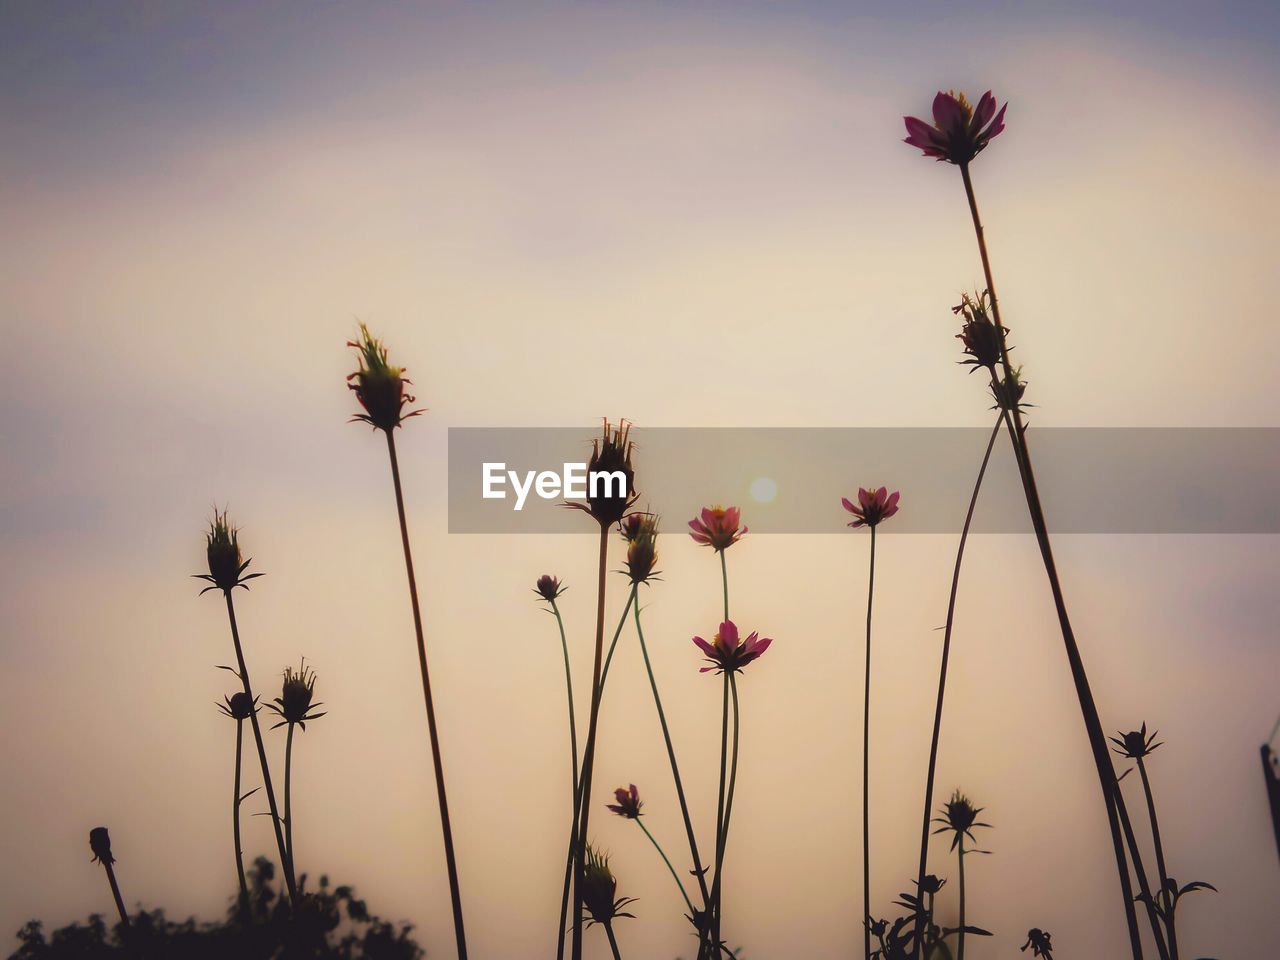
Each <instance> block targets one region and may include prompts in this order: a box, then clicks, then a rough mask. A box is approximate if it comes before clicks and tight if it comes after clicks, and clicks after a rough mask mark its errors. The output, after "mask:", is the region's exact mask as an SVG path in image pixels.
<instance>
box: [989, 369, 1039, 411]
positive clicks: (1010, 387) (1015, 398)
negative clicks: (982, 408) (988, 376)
mask: <svg viewBox="0 0 1280 960" xmlns="http://www.w3.org/2000/svg"><path fill="white" fill-rule="evenodd" d="M1011 372H1012V374H1013V378H1012V379H1010V378H1009V377H1008V376H1004V377H1001V378H1000V383H999V385H998V386H997V385H996V384H994V383H993V384H992V385H991V396H992V397H993V398H994V399H995V401H996V403H995V406H993V407H992V408H991V409H992V410H997V409H999V410H1008V411H1010V412H1012V411H1013V410H1015V409H1016V410H1022V409H1024V408H1026V407H1033V406H1035V404H1033V403H1023V402H1022V396H1023V394H1025V393H1026V392H1027V381H1025V380H1023V379H1022V368H1021V367H1014V368H1013V370H1012V371H1011Z"/></svg>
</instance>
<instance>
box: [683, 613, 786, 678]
mask: <svg viewBox="0 0 1280 960" xmlns="http://www.w3.org/2000/svg"><path fill="white" fill-rule="evenodd" d="M693 642H694V643H695V644H697V645H698V649H700V650H701V651H702V652H703V653H705V654H706V655H707V662H708V663H710V664H711V666H709V667H703V668H702V669H701V670H700V671H699V673H706V672H707V671H709V670H714V671H716V672H717V673H738V672H739V671H741V670H742V668H743V667H745V666H746V665H747V664H748V663H750V662H751V661H752V660H755V659H756V658H758V657H759V656H760V655H761V654H762V653H764V652H765V651H766V650H768V649H769V644H771V643H773V640H772V639H771V638H769V637H763V638H762V637H760V635H759V634H758V633H756V632H754V631H753V632H752V633H751V635H750V636H749V637H747V638H746V639H745V640H741V641H740V640H739V639H738V627H737V625H736V624H735V623H734V622H733V621H732V620H726V621H724V622H723V623H722V624H720V630H719V631H718V632H717V633H716V635H715V636H714V637H713V638H712V639H711V642H710V643H708V642H707V641H706V640H703V639H702V638H701V637H694V638H693Z"/></svg>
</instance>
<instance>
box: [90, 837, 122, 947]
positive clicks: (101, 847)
mask: <svg viewBox="0 0 1280 960" xmlns="http://www.w3.org/2000/svg"><path fill="white" fill-rule="evenodd" d="M89 849H90V850H92V851H93V858H92V859H91V860H90V861H89V862H90V863H100V864H102V869H103V870H105V871H106V873H107V883H109V884H110V885H111V896H112V897H113V898H114V899H115V901H116V910H118V911H119V913H120V926H122V927H124V928H125V929H126V930H128V929H129V912H128V911H127V910H125V908H124V898H123V897H121V896H120V884H119V883H117V882H116V868H115V863H116V858H115V857H113V856H112V855H111V834H110V833H108V832H107V828H106V827H94V828H93V829H92V830H90V831H89Z"/></svg>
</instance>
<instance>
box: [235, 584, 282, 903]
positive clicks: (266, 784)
mask: <svg viewBox="0 0 1280 960" xmlns="http://www.w3.org/2000/svg"><path fill="white" fill-rule="evenodd" d="M222 593H223V596H224V597H226V600H227V620H228V621H229V622H230V624H231V641H232V643H233V644H235V648H236V667H237V668H238V669H239V672H240V682H241V684H242V685H243V686H244V695H245V696H246V697H248V698H249V702H250V703H253V702H254V700H253V687H252V685H251V684H250V682H249V668H248V667H247V666H246V665H245V662H244V649H243V648H242V647H241V645H240V629H239V627H237V626H236V605H235V601H234V600H233V599H232V598H231V591H230V590H224V591H222ZM249 726H250V727H251V728H252V729H253V741H254V743H255V744H256V745H257V747H258V763H259V764H261V766H262V787H263V790H264V791H265V792H266V794H267V807H268V809H269V811H270V813H271V826H272V828H273V829H274V830H275V832H276V848H277V849H278V850H279V851H280V867H281V869H282V870H283V871H284V882H285V886H286V887H287V888H288V890H289V902H290V903H291V904H292V905H294V906H295V907H296V906H297V904H298V884H297V881H296V880H295V879H294V875H293V861H292V860H291V859H290V858H289V848H288V847H287V846H286V845H285V842H284V833H283V832H282V831H281V829H280V810H279V808H278V807H277V806H276V791H275V788H274V787H273V786H272V785H271V765H270V764H269V763H268V762H267V748H266V745H265V744H264V743H263V741H262V727H261V725H260V724H259V723H258V712H257V711H256V710H255V711H252V712H251V713H250V714H249Z"/></svg>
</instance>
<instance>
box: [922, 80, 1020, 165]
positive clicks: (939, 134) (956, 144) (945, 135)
mask: <svg viewBox="0 0 1280 960" xmlns="http://www.w3.org/2000/svg"><path fill="white" fill-rule="evenodd" d="M1008 106H1009V105H1008V104H1007V103H1006V104H1005V105H1004V106H1002V107H1001V108H1000V110H999V112H997V111H996V98H995V97H993V96H992V95H991V91H990V90H988V91H987V92H986V93H984V94H983V95H982V96H981V97H980V98H979V99H978V106H977V107H972V106H970V105H969V101H968V100H967V99H966V98H965V95H964V94H963V93H956V92H955V91H954V90H952V91H951V92H950V93H943V92H942V91H941V90H939V91H938V95H937V96H936V97H934V98H933V123H928V122H926V121H924V120H921V119H920V118H919V117H903V118H902V119H903V122H905V123H906V125H907V137H906V139H905V140H903V141H902V142H903V143H906V144H910V145H911V146H913V147H919V148H920V149H921V150H923V151H924V155H925V156H926V157H934V158H935V159H937V160H939V161H942V160H946V161H947V162H948V163H955V164H959V165H960V166H965V165H967V164H968V163H969V161H971V160H972V159H973V158H974V157H976V156H977V155H978V154H979V153H981V152H982V150H983V149H984V148H985V147H986V145H987V144H988V143H990V142H991V140H992V138H993V137H996V136H998V135H999V134H1000V132H1001V131H1002V130H1004V112H1005V110H1006V109H1007V108H1008Z"/></svg>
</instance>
